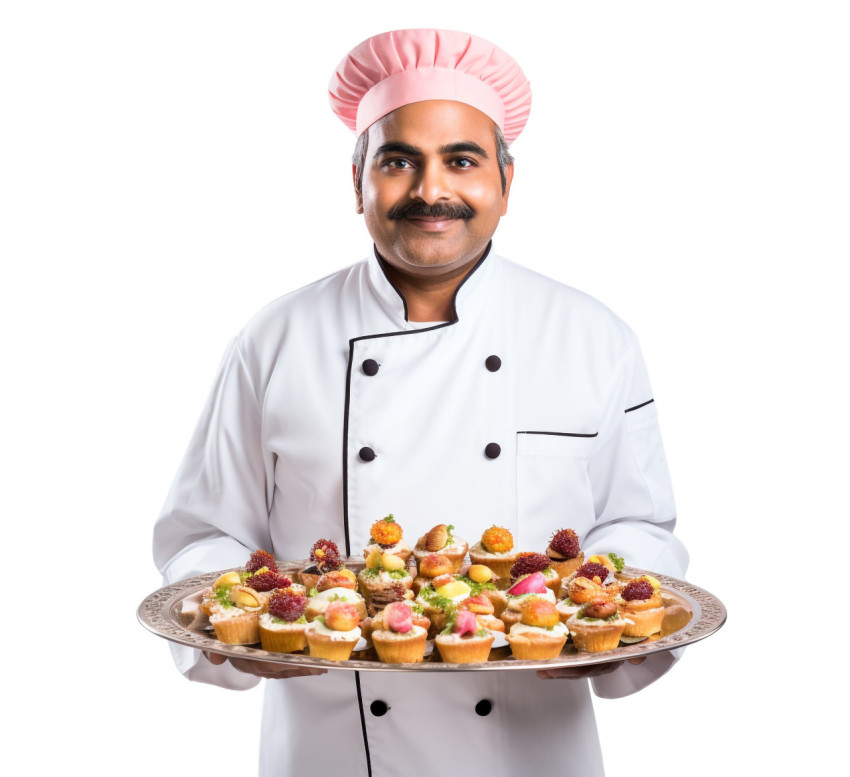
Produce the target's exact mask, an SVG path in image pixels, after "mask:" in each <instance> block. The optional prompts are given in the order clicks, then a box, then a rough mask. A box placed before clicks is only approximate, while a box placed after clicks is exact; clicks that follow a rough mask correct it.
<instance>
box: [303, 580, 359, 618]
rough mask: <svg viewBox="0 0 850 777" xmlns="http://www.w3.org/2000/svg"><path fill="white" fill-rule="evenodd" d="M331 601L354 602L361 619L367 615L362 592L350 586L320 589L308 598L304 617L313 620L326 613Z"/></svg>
mask: <svg viewBox="0 0 850 777" xmlns="http://www.w3.org/2000/svg"><path fill="white" fill-rule="evenodd" d="M334 597H336V598H334ZM331 601H342V602H348V603H349V604H353V605H354V606H355V607H356V608H357V614H358V615H359V616H360V620H363V619H365V617H366V602H364V601H363V597H362V596H360V594H358V593H357V592H356V591H352V590H350V589H349V588H328V589H326V590H325V591H320V592H319V593H317V594H316V595H315V596H311V597H310V598H309V599H308V600H307V607H306V608H305V609H304V617H305V618H306V619H307V622H308V623H309V622H312V621H314V620H316V618H318V617H319V616H320V615H322V614H324V612H325V610H327V609H328V605H329V604H330V603H331Z"/></svg>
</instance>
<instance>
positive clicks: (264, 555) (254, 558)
mask: <svg viewBox="0 0 850 777" xmlns="http://www.w3.org/2000/svg"><path fill="white" fill-rule="evenodd" d="M263 567H268V568H269V569H270V570H271V571H272V572H277V564H275V561H274V556H273V555H272V554H271V553H268V552H266V551H265V550H255V551H254V552H253V553H252V554H251V558H249V559H248V563H247V564H246V565H245V569H246V570H248V572H250V573H251V574H254V572H256V571H257V570H258V569H262V568H263Z"/></svg>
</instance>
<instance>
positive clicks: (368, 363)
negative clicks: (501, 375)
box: [360, 354, 502, 378]
mask: <svg viewBox="0 0 850 777" xmlns="http://www.w3.org/2000/svg"><path fill="white" fill-rule="evenodd" d="M484 366H485V367H486V368H487V369H488V370H489V371H490V372H498V371H499V369H501V367H502V360H501V359H500V358H499V357H498V356H496V354H492V355H491V356H488V357H487V358H486V359H485V360H484ZM360 369H361V370H363V374H364V375H368V376H369V377H370V378H372V377H374V376H375V375H377V374H378V370H379V369H381V365H380V364H378V362H376V361H375V360H374V359H364V360H363V363H362V364H361V365H360Z"/></svg>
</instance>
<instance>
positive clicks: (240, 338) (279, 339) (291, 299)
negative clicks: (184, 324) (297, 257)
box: [236, 262, 367, 386]
mask: <svg viewBox="0 0 850 777" xmlns="http://www.w3.org/2000/svg"><path fill="white" fill-rule="evenodd" d="M365 272H367V265H366V262H359V263H357V264H354V265H351V266H350V267H346V268H345V269H343V270H339V271H337V272H335V273H332V274H331V275H328V276H326V277H324V278H321V279H319V280H317V281H314V282H313V283H310V284H308V285H307V286H303V287H302V288H300V289H296V290H295V291H291V292H289V293H288V294H284V295H283V296H281V297H278V298H277V299H275V300H273V301H271V302H269V303H268V304H267V305H265V306H264V307H263V308H261V309H260V310H259V311H258V312H257V313H256V314H255V315H254V316H253V318H251V319H250V321H248V323H247V324H246V325H245V327H244V328H243V329H242V331H241V332H239V334H238V335H237V337H236V347H237V348H238V350H239V352H240V355H241V358H242V360H243V361H244V363H245V366H246V368H247V369H248V371H249V372H250V374H251V378H252V380H253V381H254V382H255V385H256V386H260V385H265V384H266V383H267V382H268V378H269V376H270V375H271V373H272V372H273V371H274V368H275V365H276V364H277V362H278V361H279V360H280V359H281V357H282V356H283V354H284V353H285V351H286V349H287V348H290V349H291V348H292V347H294V346H295V347H304V345H305V344H309V345H310V347H314V348H315V347H321V345H322V344H321V340H322V337H323V333H327V332H328V331H329V330H331V329H333V322H334V321H335V320H336V318H337V317H338V316H339V315H340V314H341V311H343V310H345V311H351V308H352V307H354V306H356V305H357V304H358V300H357V295H356V294H352V289H356V288H357V287H358V285H359V283H360V282H361V280H362V275H363V273H365ZM351 312H352V313H353V311H351ZM346 345H347V342H346Z"/></svg>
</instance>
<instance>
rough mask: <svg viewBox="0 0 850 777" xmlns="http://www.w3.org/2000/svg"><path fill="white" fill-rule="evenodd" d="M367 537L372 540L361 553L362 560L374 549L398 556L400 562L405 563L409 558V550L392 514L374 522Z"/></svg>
mask: <svg viewBox="0 0 850 777" xmlns="http://www.w3.org/2000/svg"><path fill="white" fill-rule="evenodd" d="M369 537H370V539H371V540H372V542H371V544H369V545H367V546H366V548H365V549H364V551H363V558H367V557H368V556H369V553H371V552H372V551H373V550H375V549H376V548H377V549H378V550H380V551H381V552H382V553H383V552H384V551H386V552H387V553H392V554H393V555H394V556H398V557H399V558H400V559H402V561H404V562H405V563H407V561H408V559H409V558H410V554H411V552H412V551H411V550H410V545H408V544H407V543H406V542H405V541H404V538H403V537H402V529H401V526H400V525H399V524H398V522H397V521H396V519H395V518H393V516H392V513H390V514H389V515H388V516H387V517H386V518H381V520H380V521H375V523H373V524H372V528H371V530H370V532H369Z"/></svg>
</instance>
